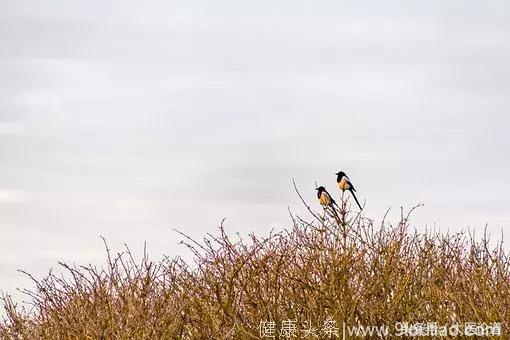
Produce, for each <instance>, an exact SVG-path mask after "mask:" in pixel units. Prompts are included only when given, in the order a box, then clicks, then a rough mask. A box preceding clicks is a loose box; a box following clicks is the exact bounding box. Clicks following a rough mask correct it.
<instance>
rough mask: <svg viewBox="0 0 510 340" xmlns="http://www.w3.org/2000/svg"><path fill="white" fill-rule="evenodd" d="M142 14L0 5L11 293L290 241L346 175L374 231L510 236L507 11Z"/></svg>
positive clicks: (328, 6)
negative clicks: (133, 257) (264, 241)
mask: <svg viewBox="0 0 510 340" xmlns="http://www.w3.org/2000/svg"><path fill="white" fill-rule="evenodd" d="M141 4H142V2H139V1H126V0H123V1H91V0H86V1H43V0H37V1H35V0H34V1H23V0H10V1H9V0H3V1H0V74H1V76H0V289H1V290H8V291H12V290H13V289H14V287H16V286H25V285H27V284H28V283H27V281H26V280H25V279H23V278H22V276H21V275H20V274H18V273H17V272H16V270H17V269H18V268H23V269H25V270H28V271H30V272H32V273H34V274H35V275H42V274H43V273H45V272H47V270H49V269H50V267H52V266H55V264H56V262H57V261H58V260H64V261H69V262H76V263H88V262H93V263H101V262H102V260H103V259H104V252H103V245H102V243H101V240H100V238H99V235H103V236H105V237H106V238H107V240H108V241H109V242H110V243H111V245H112V247H113V248H114V249H116V250H121V246H122V244H123V243H127V244H128V245H129V246H130V247H131V248H133V250H135V251H139V250H141V249H142V246H143V242H144V241H147V242H148V249H149V253H150V255H151V256H152V257H153V258H155V259H158V258H160V257H161V254H163V253H165V254H169V255H175V254H180V253H183V252H185V249H183V248H181V247H179V246H178V245H177V241H178V240H179V238H178V237H177V235H176V234H175V232H173V231H172V228H174V227H178V228H180V229H181V230H183V231H186V232H188V233H189V234H191V235H192V236H193V237H196V238H200V237H201V236H203V235H204V234H205V233H207V232H211V233H214V231H215V228H216V227H217V225H218V223H219V222H220V220H221V219H222V218H223V217H227V231H229V232H231V233H234V232H240V233H241V234H247V233H248V232H251V231H255V232H256V233H258V234H260V235H266V234H267V233H268V231H269V230H270V229H271V228H273V227H275V228H276V229H277V230H281V229H282V228H284V227H286V226H289V225H290V224H291V223H290V219H289V217H288V212H287V207H288V206H290V207H291V209H293V210H295V211H297V212H301V211H302V208H301V206H300V205H299V203H298V201H297V200H296V196H295V194H294V192H293V189H292V181H291V179H292V177H295V178H296V180H297V182H298V185H299V186H300V188H301V189H302V193H303V194H304V195H305V196H306V197H307V198H309V200H310V202H311V203H313V204H314V205H315V206H316V207H317V208H318V209H319V207H318V205H317V203H316V201H315V196H314V195H315V192H314V190H313V188H314V182H315V181H317V182H318V183H320V184H323V185H325V186H326V187H327V188H329V189H330V192H335V193H336V190H335V176H334V173H335V172H337V171H338V170H344V171H346V172H347V174H348V175H349V176H350V178H351V180H352V181H353V183H354V184H355V186H356V187H357V189H358V197H359V198H360V199H361V200H365V199H366V204H367V208H366V214H367V215H368V216H370V217H372V218H374V219H380V217H381V216H382V215H383V214H384V211H385V210H386V209H387V208H388V207H392V208H393V212H394V214H393V216H396V215H397V214H398V209H399V207H400V206H401V205H403V206H404V207H409V206H412V205H414V204H416V203H419V202H423V203H424V204H425V206H424V208H422V209H421V210H419V211H418V212H417V213H416V215H415V219H414V222H415V224H416V225H417V226H419V227H423V226H424V225H425V224H428V225H434V224H435V225H437V226H438V227H440V228H441V229H443V230H454V231H457V230H461V229H463V228H467V227H470V228H474V229H476V230H479V231H481V230H483V227H484V225H485V224H486V223H488V225H489V230H490V231H491V232H492V233H493V234H494V235H497V234H499V232H500V230H501V229H502V228H503V229H504V228H508V227H509V226H510V210H509V202H510V184H509V181H508V180H509V172H510V157H509V154H510V63H509V60H510V38H509V37H510V6H509V5H508V2H506V1H490V2H486V1H476V2H475V1H442V0H440V1H419V2H413V1H384V2H381V1H373V2H360V1H353V2H341V1H307V2H303V1H298V0H292V1H260V0H259V1H144V2H143V5H141ZM303 215H305V214H303ZM305 216H306V215H305Z"/></svg>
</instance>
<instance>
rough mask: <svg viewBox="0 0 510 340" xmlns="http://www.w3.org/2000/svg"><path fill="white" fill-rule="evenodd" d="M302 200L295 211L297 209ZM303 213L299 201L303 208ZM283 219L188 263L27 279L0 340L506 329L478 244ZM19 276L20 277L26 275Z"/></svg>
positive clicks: (219, 239)
mask: <svg viewBox="0 0 510 340" xmlns="http://www.w3.org/2000/svg"><path fill="white" fill-rule="evenodd" d="M303 203H305V202H304V201H303ZM305 205H306V203H305ZM346 205H347V203H346V202H345V201H343V204H342V206H341V207H340V209H338V210H337V211H336V212H335V213H333V211H332V210H331V209H327V210H326V211H325V212H324V213H322V212H321V213H316V212H314V211H313V210H312V209H311V208H310V207H309V206H308V205H306V207H307V208H308V209H309V211H310V213H311V216H312V217H311V218H312V219H313V220H312V221H306V220H304V219H301V218H299V217H294V216H292V215H291V217H292V221H293V227H292V228H291V229H289V230H285V231H283V232H280V233H276V234H272V233H271V234H270V235H268V236H267V237H258V236H255V235H250V236H249V238H248V239H247V240H243V239H242V238H241V237H239V236H236V239H235V240H233V239H231V238H230V237H229V236H228V235H227V234H226V233H225V231H224V229H223V227H222V226H221V227H220V229H219V235H217V236H213V235H208V236H207V237H206V238H204V240H203V241H201V242H196V241H194V240H192V239H190V238H188V237H186V236H185V235H183V234H182V235H183V236H184V241H183V242H182V243H183V244H185V245H186V246H187V247H189V249H191V251H192V252H193V253H194V259H195V263H189V264H187V263H184V262H183V261H182V260H180V259H178V258H177V259H169V258H164V259H163V260H161V261H159V262H152V261H150V260H149V259H148V258H147V256H144V257H143V259H142V260H141V261H140V262H139V263H138V262H136V261H135V260H134V259H133V258H132V257H131V254H130V253H129V251H126V252H124V253H121V254H117V255H115V256H112V253H111V251H110V250H108V249H107V265H106V266H105V268H96V267H93V266H79V267H71V266H68V265H66V264H63V263H61V266H62V267H63V268H65V270H66V271H67V275H64V276H57V275H54V274H50V275H48V276H47V277H45V278H43V279H41V280H37V279H34V282H35V289H33V290H27V291H25V293H26V294H27V295H29V297H30V301H31V305H24V306H21V307H18V306H16V305H15V304H14V302H13V301H12V299H11V298H9V297H8V296H4V298H3V301H4V308H5V311H6V312H7V316H6V317H5V319H4V320H3V322H0V337H1V338H2V339H39V338H44V339H75V338H79V339H257V338H260V334H259V323H260V322H261V321H262V320H273V321H275V323H276V324H277V325H279V324H280V323H281V321H283V320H288V319H292V320H296V321H297V324H302V323H304V322H305V321H308V320H315V321H317V322H319V321H322V320H326V319H327V318H331V319H333V320H335V321H336V322H337V324H341V323H343V322H345V323H348V324H363V325H382V324H386V325H394V324H395V323H396V322H401V321H407V322H411V323H412V322H427V321H436V322H438V323H439V324H452V323H464V322H486V323H491V322H501V323H502V326H503V331H505V330H507V329H508V327H509V326H510V271H509V264H510V261H509V256H508V254H506V253H505V251H504V249H503V246H502V242H499V243H498V244H497V245H496V246H493V247H490V246H489V244H490V243H489V240H488V237H486V236H485V235H484V237H483V238H482V239H481V240H475V239H474V237H473V236H472V235H470V234H464V233H457V234H447V235H444V234H440V233H438V232H434V231H430V230H429V231H426V232H421V233H420V232H418V231H416V229H414V228H411V227H410V225H409V216H410V213H411V211H412V209H411V211H410V212H409V214H404V213H402V214H401V216H400V219H399V221H397V223H396V224H393V225H392V224H390V223H388V222H387V221H385V220H383V221H382V222H381V223H380V224H377V225H376V224H375V223H374V222H373V221H372V220H370V219H367V218H365V217H363V216H362V215H360V214H354V213H351V212H348V211H347V206H346ZM27 275H29V274H27ZM276 336H277V337H278V334H277V335H276Z"/></svg>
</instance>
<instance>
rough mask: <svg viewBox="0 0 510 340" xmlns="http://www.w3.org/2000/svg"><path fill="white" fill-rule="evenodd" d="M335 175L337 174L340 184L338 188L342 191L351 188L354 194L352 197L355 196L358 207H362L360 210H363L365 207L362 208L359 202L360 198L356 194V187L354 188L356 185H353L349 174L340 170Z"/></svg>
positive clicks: (338, 183) (337, 181)
mask: <svg viewBox="0 0 510 340" xmlns="http://www.w3.org/2000/svg"><path fill="white" fill-rule="evenodd" d="M335 175H336V176H337V177H336V183H337V185H338V188H339V189H340V190H342V191H345V190H349V191H350V192H351V194H352V197H354V200H355V201H356V204H358V207H359V208H360V210H362V209H363V208H361V204H359V202H358V199H357V198H356V195H355V194H354V192H355V191H356V189H354V185H352V182H351V181H350V180H349V177H347V175H346V174H345V172H343V171H339V172H337V173H336V174H335Z"/></svg>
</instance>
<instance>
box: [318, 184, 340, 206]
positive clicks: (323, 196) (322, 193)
mask: <svg viewBox="0 0 510 340" xmlns="http://www.w3.org/2000/svg"><path fill="white" fill-rule="evenodd" d="M315 190H317V198H318V199H319V203H320V204H321V205H322V206H324V207H328V206H330V207H332V206H333V205H334V204H336V202H335V200H334V199H333V197H331V195H330V194H329V192H328V191H327V190H326V188H325V187H323V186H320V187H318V188H315Z"/></svg>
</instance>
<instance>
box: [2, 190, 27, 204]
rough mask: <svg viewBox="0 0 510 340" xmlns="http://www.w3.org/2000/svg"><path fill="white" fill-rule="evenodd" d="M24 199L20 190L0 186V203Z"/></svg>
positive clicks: (23, 194)
mask: <svg viewBox="0 0 510 340" xmlns="http://www.w3.org/2000/svg"><path fill="white" fill-rule="evenodd" d="M25 201H26V195H25V193H24V192H23V191H22V190H15V189H5V188H0V203H5V202H8V203H20V202H25Z"/></svg>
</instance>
